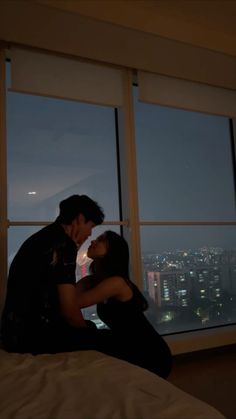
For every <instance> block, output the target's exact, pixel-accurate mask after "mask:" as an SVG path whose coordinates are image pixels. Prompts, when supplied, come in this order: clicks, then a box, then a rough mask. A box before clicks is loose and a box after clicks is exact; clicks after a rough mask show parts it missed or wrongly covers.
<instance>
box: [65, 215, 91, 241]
mask: <svg viewBox="0 0 236 419" xmlns="http://www.w3.org/2000/svg"><path fill="white" fill-rule="evenodd" d="M95 226H96V224H94V222H93V221H86V220H85V217H84V215H83V214H79V215H78V216H77V217H76V218H75V219H74V220H73V221H72V229H71V238H72V240H74V242H75V243H76V244H77V245H78V246H81V245H82V244H83V243H84V242H85V240H87V238H88V237H89V236H91V234H92V229H93V228H94V227H95Z"/></svg>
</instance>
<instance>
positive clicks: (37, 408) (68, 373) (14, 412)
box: [0, 350, 224, 419]
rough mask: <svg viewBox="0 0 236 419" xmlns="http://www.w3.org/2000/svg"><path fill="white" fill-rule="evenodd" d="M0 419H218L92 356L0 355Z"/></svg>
mask: <svg viewBox="0 0 236 419" xmlns="http://www.w3.org/2000/svg"><path fill="white" fill-rule="evenodd" d="M0 383H1V384H0V385H1V391H0V417H1V419H154V418H155V419H174V418H175V419H176V418H181V419H223V418H224V416H223V415H222V414H221V413H220V412H218V411H217V410H216V409H214V408H213V407H212V406H210V405H208V404H207V403H205V402H203V401H201V400H198V399H197V398H195V397H193V396H191V395H189V394H187V393H186V392H184V391H182V390H180V389H178V388H177V387H175V386H174V385H173V384H171V383H169V382H168V381H166V380H164V379H162V378H160V377H158V376H156V375H155V374H152V373H151V372H149V371H147V370H145V369H143V368H140V367H136V366H134V365H132V364H129V363H128V362H125V361H121V360H118V359H116V358H113V357H109V356H107V355H104V354H102V353H100V352H96V351H78V352H71V353H60V354H55V355H48V354H47V355H37V356H33V355H30V354H9V353H7V352H5V351H3V350H0Z"/></svg>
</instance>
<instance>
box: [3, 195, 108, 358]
mask: <svg viewBox="0 0 236 419" xmlns="http://www.w3.org/2000/svg"><path fill="white" fill-rule="evenodd" d="M59 209H60V211H59V216H58V217H57V219H56V220H55V221H54V222H53V223H52V224H50V225H48V226H46V227H44V228H43V229H41V230H40V231H38V232H37V233H35V234H33V235H32V236H31V237H29V238H28V239H27V240H26V241H25V242H24V243H23V245H22V246H21V248H20V249H19V251H18V253H17V254H16V256H15V258H14V259H13V261H12V264H11V267H10V270H9V277H8V286H7V296H6V302H5V307H4V311H3V316H2V339H3V344H4V345H5V347H6V349H7V350H9V351H14V352H31V353H35V354H36V353H44V352H60V351H63V350H73V349H75V346H78V344H79V343H80V337H82V336H85V334H84V333H83V332H81V331H83V330H84V331H85V330H86V329H88V328H87V323H86V322H85V320H84V319H83V316H82V313H81V310H80V309H79V304H78V294H77V291H76V286H75V283H76V277H75V268H76V256H77V251H78V248H79V247H80V246H81V244H82V243H83V242H84V241H85V240H86V239H87V238H88V237H89V236H90V235H91V232H92V229H93V227H95V226H96V225H99V224H101V223H102V222H103V219H104V213H103V211H102V209H101V208H100V207H99V206H98V204H97V203H96V202H95V201H93V200H92V199H91V198H89V197H88V196H86V195H72V196H70V197H69V198H67V199H65V200H63V201H62V202H61V203H60V206H59ZM75 332H76V339H75ZM77 332H79V334H77ZM82 343H83V342H82V339H81V345H82ZM78 349H79V347H78Z"/></svg>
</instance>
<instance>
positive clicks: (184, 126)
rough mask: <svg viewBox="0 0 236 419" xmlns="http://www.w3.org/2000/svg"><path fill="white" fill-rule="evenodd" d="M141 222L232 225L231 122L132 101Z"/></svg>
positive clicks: (233, 206)
mask: <svg viewBox="0 0 236 419" xmlns="http://www.w3.org/2000/svg"><path fill="white" fill-rule="evenodd" d="M135 118H136V139H137V167H138V187H139V209H140V218H141V219H142V220H179V221H180V220H199V221H200V220H201V221H202V220H206V221H209V220H212V221H214V220H215V221H220V220H229V221H232V220H235V198H234V185H233V167H232V156H231V142H230V129H229V120H228V119H227V118H224V117H219V116H212V115H204V114H201V113H196V112H189V111H183V110H178V109H171V108H167V107H161V106H156V105H147V104H144V103H140V102H138V101H137V99H136V100H135Z"/></svg>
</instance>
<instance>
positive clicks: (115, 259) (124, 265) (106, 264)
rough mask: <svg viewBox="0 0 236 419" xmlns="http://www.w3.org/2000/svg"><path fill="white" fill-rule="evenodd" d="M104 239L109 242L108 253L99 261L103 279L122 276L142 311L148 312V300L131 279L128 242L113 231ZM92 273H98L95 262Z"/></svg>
mask: <svg viewBox="0 0 236 419" xmlns="http://www.w3.org/2000/svg"><path fill="white" fill-rule="evenodd" d="M104 237H105V240H106V241H107V253H106V255H105V256H104V257H102V258H100V259H99V273H100V275H101V277H102V279H105V278H108V277H110V276H121V277H122V278H124V279H125V281H126V282H127V283H128V285H129V286H131V288H132V290H133V292H134V293H135V297H136V299H137V300H139V303H141V305H142V309H143V310H146V309H147V308H148V302H147V300H146V299H145V297H144V296H143V294H142V293H141V292H140V291H139V289H138V288H137V286H136V285H135V284H134V283H133V282H132V281H131V279H130V277H129V246H128V243H127V241H126V240H125V239H124V237H122V236H121V235H119V234H117V233H115V232H114V231H111V230H107V231H105V233H104ZM90 271H91V273H96V272H95V263H94V262H92V263H91V265H90Z"/></svg>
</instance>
